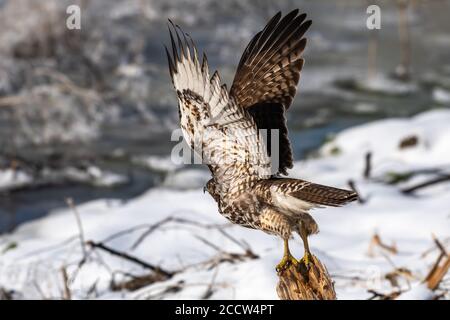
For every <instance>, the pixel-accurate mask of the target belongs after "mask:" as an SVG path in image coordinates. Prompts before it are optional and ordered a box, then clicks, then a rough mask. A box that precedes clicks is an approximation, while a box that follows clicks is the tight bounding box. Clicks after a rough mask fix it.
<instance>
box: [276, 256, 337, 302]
mask: <svg viewBox="0 0 450 320" xmlns="http://www.w3.org/2000/svg"><path fill="white" fill-rule="evenodd" d="M278 278H279V281H278V284H277V294H278V297H279V298H280V299H281V300H336V292H335V291H334V285H333V281H332V280H331V277H330V275H329V274H328V271H327V269H326V267H325V266H324V265H323V264H322V263H321V262H320V261H319V259H317V257H316V256H314V255H312V259H311V261H310V264H309V270H307V269H306V267H305V265H304V264H300V265H298V266H294V265H290V266H289V267H288V268H287V269H286V270H284V271H281V272H279V273H278Z"/></svg>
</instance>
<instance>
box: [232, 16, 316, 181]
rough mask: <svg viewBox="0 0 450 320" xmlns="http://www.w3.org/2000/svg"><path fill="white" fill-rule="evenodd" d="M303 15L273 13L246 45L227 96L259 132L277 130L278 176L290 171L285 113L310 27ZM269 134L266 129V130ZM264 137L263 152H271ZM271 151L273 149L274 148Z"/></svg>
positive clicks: (292, 97)
mask: <svg viewBox="0 0 450 320" xmlns="http://www.w3.org/2000/svg"><path fill="white" fill-rule="evenodd" d="M305 20H306V14H300V15H299V11H298V10H294V11H292V12H290V13H289V14H287V15H286V16H284V17H283V18H281V13H280V12H279V13H277V14H276V15H275V16H274V17H273V18H272V19H271V20H270V21H269V22H268V23H267V25H266V26H265V27H264V29H263V30H262V31H260V32H258V33H257V34H256V35H255V36H254V37H253V39H252V40H251V41H250V43H249V44H248V46H247V48H246V49H245V51H244V54H243V55H242V58H241V60H240V62H239V65H238V68H237V71H236V75H235V78H234V81H233V85H232V87H231V90H230V94H231V95H232V96H233V97H235V98H236V101H237V103H238V104H239V105H240V106H242V107H244V108H246V109H247V110H248V112H249V113H250V114H251V115H252V116H253V118H254V119H255V122H256V125H257V127H258V128H259V129H278V130H279V166H278V173H281V174H287V172H286V170H287V169H290V168H292V164H293V157H292V149H291V145H290V142H289V138H288V130H287V127H286V118H285V111H286V110H287V109H288V108H289V106H290V105H291V103H292V100H293V99H294V96H295V93H296V91H297V84H298V81H299V79H300V71H301V70H302V67H303V63H304V60H303V58H302V53H303V51H304V49H305V46H306V38H304V37H303V36H304V34H305V32H306V31H307V30H308V28H309V27H310V25H311V20H308V21H305ZM268 132H269V133H270V130H268ZM270 139H271V137H270V135H269V136H268V139H267V140H268V142H267V150H268V153H269V154H271V153H272V149H273V148H272V146H271V143H270ZM274 150H275V149H274Z"/></svg>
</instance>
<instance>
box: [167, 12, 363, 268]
mask: <svg viewBox="0 0 450 320" xmlns="http://www.w3.org/2000/svg"><path fill="white" fill-rule="evenodd" d="M169 21H170V20H169ZM310 26H311V21H310V20H306V14H299V11H298V10H294V11H292V12H290V13H289V14H287V15H286V16H284V17H282V15H281V13H277V14H276V15H275V16H274V17H273V18H272V19H271V20H270V21H269V22H268V23H267V25H266V26H265V27H264V29H263V30H261V31H260V32H258V33H257V34H256V35H255V36H254V37H253V39H252V40H251V41H250V43H249V44H248V46H247V47H246V49H245V51H244V54H243V55H242V58H241V60H240V62H239V66H238V68H237V71H236V76H235V78H234V81H233V85H232V86H231V90H230V91H228V90H227V87H226V85H223V84H222V83H221V81H220V77H219V74H218V73H217V71H216V72H214V74H213V75H212V77H210V73H209V68H208V62H207V60H206V56H205V55H203V59H202V62H201V63H200V60H199V56H198V52H197V49H196V47H195V45H194V42H193V41H192V39H191V38H190V37H189V36H188V35H187V34H185V33H184V32H183V31H182V30H181V29H180V27H179V26H176V25H174V24H173V23H172V22H171V21H170V24H169V32H170V38H171V43H172V53H169V51H168V50H167V48H166V53H167V57H168V60H169V69H170V75H171V78H172V82H173V85H174V86H175V89H176V92H177V96H178V105H179V115H180V124H181V128H182V131H183V135H184V138H185V140H186V141H187V143H188V144H189V145H190V146H191V148H193V149H194V150H195V151H196V152H197V153H198V154H200V155H201V156H202V159H203V161H204V163H205V164H207V165H208V167H209V169H210V170H211V173H212V179H211V180H210V181H209V182H208V183H207V185H206V189H207V190H208V192H209V193H210V194H211V196H212V197H213V198H214V199H215V200H216V202H217V203H218V207H219V212H220V213H221V214H222V215H224V216H225V217H226V218H227V219H229V220H230V221H231V222H233V223H235V224H239V225H242V226H245V227H248V228H253V229H259V230H262V231H264V232H266V233H269V234H274V235H277V236H280V237H281V238H282V239H283V240H284V245H285V248H284V249H285V250H284V256H283V259H282V260H281V262H280V263H279V264H278V265H277V269H278V270H283V269H284V268H286V267H287V266H288V265H289V264H290V263H294V264H298V263H299V262H298V261H297V260H296V259H295V258H294V257H293V256H292V255H291V253H290V252H289V247H288V240H289V238H290V237H291V234H292V233H293V232H297V233H298V234H299V235H300V237H301V238H302V240H303V243H304V247H305V254H304V256H303V258H302V259H301V262H303V263H305V265H306V266H308V263H309V260H310V251H309V247H308V239H307V237H308V235H310V234H314V233H317V232H318V226H317V224H316V222H315V221H314V219H313V218H312V217H311V215H310V214H309V211H310V210H311V209H313V208H317V207H320V206H323V205H325V206H341V205H344V204H346V203H348V202H350V201H353V200H355V199H356V198H357V195H356V194H355V193H354V192H352V191H347V190H341V189H336V188H332V187H328V186H323V185H319V184H314V183H311V182H308V181H304V180H298V179H290V178H281V177H280V175H286V174H287V169H289V168H292V163H293V157H292V149H291V145H290V142H289V138H288V130H287V127H286V118H285V112H286V111H287V110H288V109H289V107H290V105H291V103H292V100H293V98H294V96H295V93H296V90H297V84H298V82H299V79H300V71H301V70H302V67H303V63H304V60H303V58H302V53H303V51H304V49H305V46H306V38H305V37H304V34H305V32H306V31H307V30H308V28H309V27H310ZM261 129H266V130H261ZM265 132H267V133H268V134H267V135H266V136H265V135H264V133H265ZM272 135H273V136H274V137H276V138H278V139H275V143H274V141H273V140H274V139H272V138H273V137H272ZM274 153H276V154H274ZM274 155H275V156H278V157H274ZM274 158H278V163H277V164H275V162H274V161H272V160H273V159H274ZM274 167H275V168H274Z"/></svg>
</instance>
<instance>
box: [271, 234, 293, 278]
mask: <svg viewBox="0 0 450 320" xmlns="http://www.w3.org/2000/svg"><path fill="white" fill-rule="evenodd" d="M291 264H292V265H293V266H297V265H298V261H297V259H295V258H294V257H293V256H292V254H291V252H290V251H289V243H288V240H284V255H283V258H282V259H281V261H280V263H279V264H277V266H276V268H275V270H276V271H277V272H281V271H284V270H286V269H287V268H289V266H290V265H291Z"/></svg>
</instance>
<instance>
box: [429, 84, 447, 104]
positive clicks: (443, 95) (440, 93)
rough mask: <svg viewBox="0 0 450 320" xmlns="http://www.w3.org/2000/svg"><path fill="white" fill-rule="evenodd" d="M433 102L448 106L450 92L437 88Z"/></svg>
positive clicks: (434, 91)
mask: <svg viewBox="0 0 450 320" xmlns="http://www.w3.org/2000/svg"><path fill="white" fill-rule="evenodd" d="M433 100H434V101H436V102H438V103H442V104H445V105H448V104H449V103H450V92H449V91H448V90H445V89H442V88H435V89H434V90H433Z"/></svg>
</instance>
